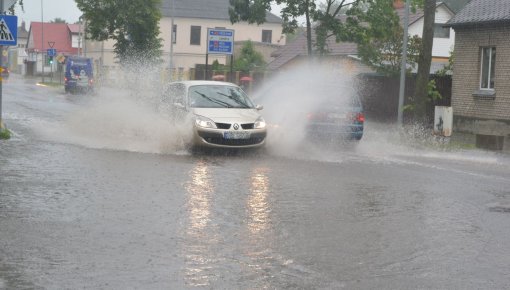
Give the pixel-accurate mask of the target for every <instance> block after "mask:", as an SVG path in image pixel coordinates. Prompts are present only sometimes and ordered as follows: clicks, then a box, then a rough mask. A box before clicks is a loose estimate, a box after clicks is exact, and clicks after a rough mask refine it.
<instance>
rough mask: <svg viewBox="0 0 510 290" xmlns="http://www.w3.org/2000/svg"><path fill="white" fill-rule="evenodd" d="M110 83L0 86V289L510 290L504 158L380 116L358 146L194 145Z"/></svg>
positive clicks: (508, 164)
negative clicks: (402, 133)
mask: <svg viewBox="0 0 510 290" xmlns="http://www.w3.org/2000/svg"><path fill="white" fill-rule="evenodd" d="M101 98H106V97H105V96H104V93H99V94H98V95H95V96H79V95H76V96H75V95H65V94H63V92H61V91H60V90H57V89H53V88H48V87H39V86H36V85H35V83H34V81H24V80H22V79H19V78H17V76H16V75H13V76H12V78H11V80H10V81H9V82H8V83H7V84H5V85H4V106H3V108H4V109H3V110H4V112H3V113H4V121H5V123H6V124H7V126H8V127H9V129H11V130H12V131H13V133H14V136H13V138H12V139H11V140H9V141H1V142H0V289H62V288H64V289H68V288H71V289H75V288H88V289H183V288H184V289H186V288H206V289H218V288H219V289H265V288H270V289H508V288H510V282H509V281H510V279H509V274H508V273H510V257H509V256H508V252H509V251H510V243H508V241H509V240H510V215H509V213H510V190H509V188H510V173H509V172H510V170H509V169H510V158H509V157H508V156H506V155H503V154H497V153H491V152H483V151H476V150H471V151H462V150H439V149H435V148H415V147H413V146H410V145H405V144H399V143H400V142H399V141H397V140H395V136H394V134H392V133H391V130H388V129H385V127H384V126H378V125H377V124H370V123H369V124H368V125H367V128H366V130H367V134H366V136H365V138H364V140H362V141H361V143H360V144H358V146H341V147H338V148H331V147H327V148H299V147H292V148H286V147H282V148H272V147H271V146H276V145H271V144H269V145H270V148H268V150H267V152H249V153H239V152H236V153H232V154H223V153H220V154H215V153H209V154H203V153H200V154H195V155H193V154H190V153H188V152H187V151H186V150H185V149H183V148H180V147H179V144H180V143H179V142H178V140H177V141H176V136H177V135H178V134H177V135H176V134H175V132H168V130H169V128H165V125H164V124H165V123H164V121H163V120H161V118H160V116H150V113H148V112H147V111H143V112H140V111H138V110H141V109H140V108H137V107H136V106H135V105H133V104H121V103H119V102H118V101H112V102H110V103H109V104H107V103H104V102H101V101H100V102H99V103H100V104H101V106H97V103H94V102H97V100H98V99H101ZM119 108H121V109H119ZM134 113H136V115H135V114H134Z"/></svg>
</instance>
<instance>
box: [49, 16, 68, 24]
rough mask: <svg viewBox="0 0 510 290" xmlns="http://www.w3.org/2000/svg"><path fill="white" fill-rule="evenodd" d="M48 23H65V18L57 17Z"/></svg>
mask: <svg viewBox="0 0 510 290" xmlns="http://www.w3.org/2000/svg"><path fill="white" fill-rule="evenodd" d="M50 23H67V22H66V21H65V19H62V18H60V17H57V18H55V19H54V20H51V21H50Z"/></svg>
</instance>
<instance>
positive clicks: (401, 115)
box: [398, 0, 409, 127]
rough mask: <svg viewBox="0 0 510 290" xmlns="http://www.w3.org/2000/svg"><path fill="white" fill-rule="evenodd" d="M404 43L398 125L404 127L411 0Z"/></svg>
mask: <svg viewBox="0 0 510 290" xmlns="http://www.w3.org/2000/svg"><path fill="white" fill-rule="evenodd" d="M404 9H405V13H404V23H403V25H404V43H403V45H402V64H401V67H400V88H399V94H398V125H399V126H400V127H402V125H403V122H404V93H405V87H406V68H407V66H406V64H407V39H408V35H407V34H408V30H409V0H406V4H405V6H404Z"/></svg>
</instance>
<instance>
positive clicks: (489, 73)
mask: <svg viewBox="0 0 510 290" xmlns="http://www.w3.org/2000/svg"><path fill="white" fill-rule="evenodd" d="M447 26H449V27H452V28H453V29H454V30H455V34H456V36H455V64H454V72H453V86H452V107H453V112H454V128H453V132H454V137H457V138H462V139H464V140H468V141H469V142H470V143H475V144H476V145H477V147H480V148H486V149H496V150H505V151H510V81H509V77H510V37H509V35H510V2H509V1H508V0H472V1H471V2H470V3H469V4H468V5H466V6H465V7H464V9H462V10H461V11H460V12H459V13H458V14H457V15H456V16H455V17H453V18H452V19H451V20H450V21H449V22H447Z"/></svg>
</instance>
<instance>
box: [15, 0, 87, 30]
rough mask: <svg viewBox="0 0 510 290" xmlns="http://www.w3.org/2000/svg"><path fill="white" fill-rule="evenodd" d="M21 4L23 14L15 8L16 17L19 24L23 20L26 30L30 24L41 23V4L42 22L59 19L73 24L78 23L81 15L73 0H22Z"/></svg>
mask: <svg viewBox="0 0 510 290" xmlns="http://www.w3.org/2000/svg"><path fill="white" fill-rule="evenodd" d="M23 2H24V3H23V4H24V5H23V6H24V7H25V12H22V11H21V9H19V7H17V9H16V15H17V16H18V22H19V23H21V21H22V20H25V22H26V23H27V29H28V26H29V25H30V22H32V21H38V22H39V21H41V4H42V8H43V11H42V12H43V13H42V16H43V19H44V22H50V21H51V20H54V19H55V18H57V17H59V18H62V19H65V20H66V21H67V22H68V23H74V22H76V21H78V18H79V17H80V15H81V12H80V10H78V7H76V3H75V2H74V0H24V1H23Z"/></svg>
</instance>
